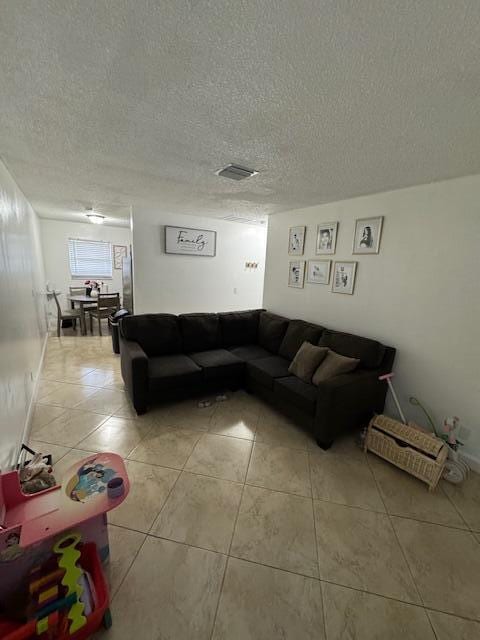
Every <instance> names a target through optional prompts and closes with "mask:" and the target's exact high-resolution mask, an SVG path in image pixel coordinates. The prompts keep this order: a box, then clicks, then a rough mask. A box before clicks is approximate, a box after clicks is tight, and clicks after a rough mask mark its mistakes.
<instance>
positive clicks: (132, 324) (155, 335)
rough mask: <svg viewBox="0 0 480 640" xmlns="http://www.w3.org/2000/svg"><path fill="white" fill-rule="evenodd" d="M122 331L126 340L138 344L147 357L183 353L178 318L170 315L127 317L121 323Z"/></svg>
mask: <svg viewBox="0 0 480 640" xmlns="http://www.w3.org/2000/svg"><path fill="white" fill-rule="evenodd" d="M120 331H121V334H122V336H123V337H124V338H125V339H126V340H133V341H134V342H138V344H139V345H140V346H141V347H142V349H143V350H144V351H145V353H146V354H147V356H164V355H167V354H171V353H181V352H182V336H181V333H180V327H179V325H178V318H177V316H174V315H172V314H170V313H147V314H144V315H138V316H127V317H126V318H123V319H122V320H121V321H120Z"/></svg>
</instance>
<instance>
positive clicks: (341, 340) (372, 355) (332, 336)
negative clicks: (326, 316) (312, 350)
mask: <svg viewBox="0 0 480 640" xmlns="http://www.w3.org/2000/svg"><path fill="white" fill-rule="evenodd" d="M318 345H319V346H320V347H328V348H329V349H331V350H332V351H335V352H336V353H339V354H340V355H342V356H348V357H349V358H357V359H358V360H360V365H361V366H362V367H366V368H367V369H376V368H377V367H379V366H380V364H381V362H382V360H383V356H384V354H385V347H384V345H383V344H381V343H380V342H377V341H376V340H370V338H362V337H361V336H355V335H353V334H352V333H342V332H341V331H331V330H330V329H325V331H324V332H323V333H322V336H321V338H320V340H319V341H318Z"/></svg>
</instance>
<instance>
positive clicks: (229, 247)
mask: <svg viewBox="0 0 480 640" xmlns="http://www.w3.org/2000/svg"><path fill="white" fill-rule="evenodd" d="M164 225H176V226H185V227H192V228H196V229H210V230H213V231H216V232H217V255H216V256H215V257H213V258H209V257H204V256H202V257H199V256H183V255H172V254H166V253H165V251H164V248H165V247H164V245H165V242H164ZM265 243H266V229H265V228H264V227H260V226H253V225H244V224H239V223H234V222H226V221H224V220H216V219H214V218H203V217H198V216H184V215H176V214H171V215H168V214H160V213H158V212H157V211H155V210H152V209H138V208H134V210H133V261H134V269H133V277H134V304H135V312H136V313H149V312H165V313H188V312H193V311H199V312H200V311H203V312H208V311H229V310H235V309H252V308H258V307H260V306H261V305H262V296H263V277H264V266H265ZM245 262H257V263H258V264H259V266H258V269H246V268H245Z"/></svg>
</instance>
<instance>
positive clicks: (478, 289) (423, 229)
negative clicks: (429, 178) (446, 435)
mask: <svg viewBox="0 0 480 640" xmlns="http://www.w3.org/2000/svg"><path fill="white" fill-rule="evenodd" d="M379 215H382V216H385V220H384V226H383V236H382V242H381V247H380V253H379V255H363V256H359V255H355V256H352V239H353V233H354V222H355V218H362V217H363V218H365V217H370V216H379ZM334 220H338V221H339V223H340V224H339V230H338V240H337V251H336V254H335V256H331V257H332V258H335V259H337V260H357V261H358V263H359V264H358V269H357V281H356V287H355V293H354V295H353V296H349V295H340V294H334V293H331V292H330V287H327V286H323V285H314V284H306V285H305V288H304V289H293V288H289V287H288V286H287V270H288V262H289V259H292V258H289V256H288V254H287V242H288V240H287V239H288V228H289V227H290V226H292V225H307V236H306V251H305V255H304V258H305V259H312V258H315V236H316V226H317V224H318V223H321V222H328V221H334ZM328 257H329V256H321V258H322V259H323V258H328ZM264 306H265V307H266V308H267V309H270V310H272V311H276V312H278V313H280V314H284V315H286V316H288V317H290V318H303V319H305V320H310V321H312V322H317V323H319V324H324V325H325V326H327V327H331V328H335V329H339V330H344V331H350V332H353V333H358V334H360V335H364V336H369V337H372V338H378V339H379V340H381V341H383V342H384V343H385V344H389V345H392V346H395V347H396V348H397V349H398V353H397V358H396V364H395V370H396V372H397V378H396V380H395V384H396V386H397V388H398V390H399V392H400V398H401V403H402V405H403V407H404V410H406V413H407V414H408V415H409V416H410V417H411V418H416V419H417V420H419V421H420V423H422V422H424V420H422V418H421V415H420V414H419V413H418V412H417V411H416V410H415V409H414V407H412V406H411V405H409V404H408V397H409V396H410V395H416V396H417V397H418V398H419V399H420V400H421V401H423V402H424V403H425V404H426V405H427V406H428V407H429V408H430V409H431V411H432V413H433V415H434V418H435V420H436V423H437V424H439V423H441V422H443V418H444V417H446V416H451V415H458V416H460V417H461V419H462V423H463V425H465V426H466V427H468V428H469V429H470V430H471V432H472V433H471V435H470V437H469V439H468V441H467V446H466V447H465V451H467V452H470V453H471V454H474V455H476V456H477V457H478V458H480V176H474V177H467V178H461V179H457V180H450V181H445V182H440V183H436V184H430V185H425V186H420V187H414V188H411V189H403V190H399V191H391V192H388V193H382V194H378V195H373V196H367V197H362V198H355V199H352V200H344V201H342V202H336V203H332V204H326V205H322V206H315V207H309V208H307V209H301V210H297V211H289V212H287V213H281V214H277V215H274V216H271V217H270V221H269V229H268V245H267V265H266V274H265V293H264Z"/></svg>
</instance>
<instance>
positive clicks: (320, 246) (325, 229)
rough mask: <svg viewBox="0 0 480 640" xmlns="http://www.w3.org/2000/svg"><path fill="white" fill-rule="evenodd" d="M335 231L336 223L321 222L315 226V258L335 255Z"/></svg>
mask: <svg viewBox="0 0 480 640" xmlns="http://www.w3.org/2000/svg"><path fill="white" fill-rule="evenodd" d="M337 230H338V222H322V224H319V225H318V226H317V246H316V250H315V253H316V254H317V256H320V255H322V254H332V253H335V247H336V246H337Z"/></svg>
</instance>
